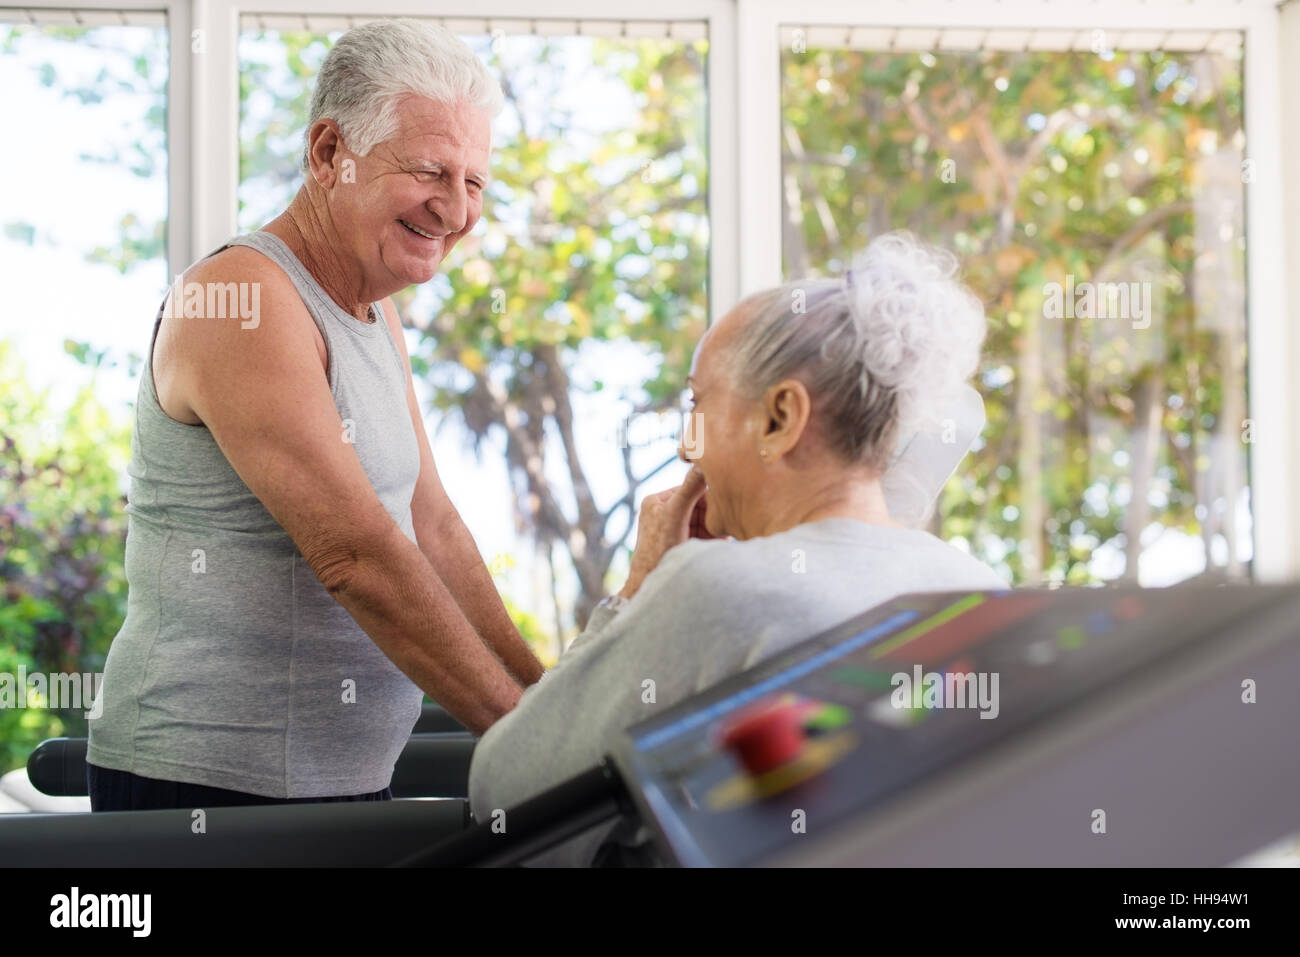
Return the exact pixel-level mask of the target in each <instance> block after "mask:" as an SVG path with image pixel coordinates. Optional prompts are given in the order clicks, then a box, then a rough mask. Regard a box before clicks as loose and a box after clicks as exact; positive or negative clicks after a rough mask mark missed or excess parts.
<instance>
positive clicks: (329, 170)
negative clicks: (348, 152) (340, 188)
mask: <svg viewBox="0 0 1300 957" xmlns="http://www.w3.org/2000/svg"><path fill="white" fill-rule="evenodd" d="M342 148H343V137H342V136H341V135H340V133H339V125H338V124H337V123H335V122H334V121H333V120H326V119H322V120H317V121H316V122H315V124H313V126H312V128H311V132H310V133H309V134H308V138H307V169H308V172H310V173H311V175H312V178H313V179H315V180H316V182H317V183H318V184H320V185H321V186H323V187H324V188H325V189H330V188H331V187H333V186H334V184H335V183H336V182H337V181H338V176H339V171H338V169H337V168H336V167H337V166H338V161H339V160H340V158H341V156H342Z"/></svg>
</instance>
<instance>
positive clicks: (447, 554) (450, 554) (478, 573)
mask: <svg viewBox="0 0 1300 957" xmlns="http://www.w3.org/2000/svg"><path fill="white" fill-rule="evenodd" d="M384 310H385V312H386V313H387V315H386V316H385V318H386V319H388V324H389V331H390V332H391V333H392V334H393V337H394V339H395V340H396V342H397V343H398V350H399V351H400V352H401V353H402V356H403V358H406V343H405V341H404V340H403V337H402V331H401V324H400V323H399V322H398V321H397V310H396V307H394V305H393V304H392V301H391V300H388V301H386V302H385V303H384ZM406 365H407V398H406V401H407V407H408V409H409V411H410V413H411V423H412V426H413V427H414V428H415V434H416V437H417V438H418V440H419V443H420V479H419V482H418V483H417V484H416V487H415V494H414V495H413V496H412V498H411V518H412V520H413V522H414V524H415V536H416V538H417V539H418V540H419V542H420V550H421V551H422V552H424V555H425V557H426V558H427V559H428V561H429V564H431V565H432V566H433V567H434V570H436V571H437V572H438V575H439V577H441V578H442V580H443V582H445V583H446V585H447V588H448V590H450V592H451V594H452V597H453V598H455V599H456V602H457V604H459V605H460V609H461V611H462V612H464V614H465V617H466V618H468V619H469V622H470V624H471V625H473V626H474V628H475V630H476V631H477V632H478V634H479V637H480V638H481V639H482V640H483V642H484V644H486V645H487V646H488V647H489V648H491V649H492V650H493V651H494V652H496V654H497V656H498V657H499V658H500V659H501V661H502V663H503V664H505V666H506V669H507V670H508V671H509V672H510V674H512V675H513V676H514V677H515V680H517V681H518V682H520V683H521V684H522V685H524V686H525V687H527V686H528V685H531V684H533V683H534V682H536V681H537V679H539V678H540V677H541V676H542V673H543V672H544V671H545V669H544V668H543V667H542V663H541V662H540V661H538V660H537V656H536V655H534V654H533V652H532V650H531V649H530V648H529V647H528V643H527V642H526V641H524V639H523V637H522V636H521V635H520V634H519V629H518V628H516V627H515V624H514V622H513V621H511V620H510V615H509V613H508V612H507V611H506V608H505V605H504V604H503V603H502V601H501V596H500V594H499V593H498V592H497V588H496V584H495V583H494V582H493V581H492V575H491V574H490V573H489V572H488V570H487V566H486V565H484V564H483V558H482V556H481V555H480V554H479V550H478V545H477V544H475V542H474V537H473V536H472V535H470V533H469V529H468V528H466V527H465V523H464V521H462V520H461V517H460V513H459V512H457V511H456V507H455V506H454V505H453V504H452V502H451V499H450V498H448V496H447V492H446V489H444V488H443V485H442V480H441V479H440V478H439V477H438V469H437V466H436V465H435V464H434V461H433V451H432V449H430V447H429V438H428V434H427V433H426V432H425V429H424V418H423V416H421V414H420V406H419V402H418V401H417V400H416V397H415V388H414V385H413V384H412V383H411V381H410V374H411V373H410V360H409V358H406Z"/></svg>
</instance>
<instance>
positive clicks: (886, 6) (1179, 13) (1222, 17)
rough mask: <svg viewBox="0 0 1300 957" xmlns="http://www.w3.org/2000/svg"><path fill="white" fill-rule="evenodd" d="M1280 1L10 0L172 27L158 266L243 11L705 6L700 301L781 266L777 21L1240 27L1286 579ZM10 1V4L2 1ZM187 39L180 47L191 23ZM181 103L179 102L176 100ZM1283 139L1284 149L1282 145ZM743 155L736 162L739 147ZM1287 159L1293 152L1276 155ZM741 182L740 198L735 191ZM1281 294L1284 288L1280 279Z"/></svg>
mask: <svg viewBox="0 0 1300 957" xmlns="http://www.w3.org/2000/svg"><path fill="white" fill-rule="evenodd" d="M0 3H4V0H0ZM1278 4H1279V0H1236V2H1228V0H1147V2H1145V3H1134V2H1133V0H1091V2H1083V0H962V2H953V0H802V2H800V3H798V4H795V5H793V6H791V5H790V4H789V3H788V2H786V0H657V2H656V3H654V4H653V5H650V6H648V7H647V5H646V4H644V3H640V2H634V0H545V2H544V3H542V2H539V0H485V2H484V3H482V4H481V6H480V7H479V8H477V9H475V8H473V7H471V8H469V9H468V10H467V9H466V7H465V5H464V4H463V3H460V2H457V3H453V2H450V0H386V2H385V3H384V4H383V6H382V8H381V9H380V10H367V9H365V8H364V7H363V5H362V4H361V3H360V2H359V0H242V2H239V0H26V2H20V3H14V4H13V7H15V8H17V9H18V10H20V11H21V10H22V9H57V10H67V9H69V8H75V9H91V10H95V9H98V10H105V9H108V10H155V11H164V12H165V13H166V14H167V18H168V26H169V29H170V30H171V33H170V49H171V63H170V67H171V68H170V72H169V76H170V83H171V89H170V98H169V103H170V107H171V108H170V109H169V110H168V116H167V133H168V143H169V150H170V157H169V163H168V189H169V195H170V203H169V213H168V216H169V219H168V233H167V255H168V263H169V268H170V269H172V270H176V269H179V268H181V267H183V266H185V265H187V264H189V263H190V262H193V261H194V260H195V259H196V258H198V257H199V256H201V255H203V254H205V253H206V252H208V251H210V250H211V249H213V248H214V247H216V246H218V245H220V244H221V243H222V242H224V241H225V240H226V239H227V238H229V237H230V236H232V235H234V234H235V232H236V231H237V229H236V210H237V197H236V190H237V188H238V176H239V150H238V142H239V137H238V130H239V125H238V124H239V92H238V90H239V87H238V63H237V59H236V54H237V42H238V36H239V22H240V17H241V15H243V14H256V13H264V14H295V15H299V14H300V15H304V16H310V15H312V14H317V15H322V16H343V17H346V16H349V15H352V16H359V17H366V16H374V15H376V14H377V13H382V14H383V15H393V16H419V17H448V18H465V17H472V18H476V19H493V20H496V19H501V20H508V19H516V20H518V19H522V20H533V19H547V20H611V19H614V20H655V21H673V20H687V21H696V22H700V21H703V22H704V23H705V24H706V26H707V29H708V37H709V61H708V77H707V87H708V92H709V167H710V168H709V218H710V236H711V240H710V251H709V275H710V283H709V287H710V288H709V306H710V311H711V315H712V316H713V317H715V318H716V317H718V316H721V315H722V314H723V313H724V312H726V311H727V310H728V309H729V308H730V307H731V306H732V305H734V303H735V302H736V300H737V299H738V298H739V296H740V295H741V294H744V293H749V292H753V291H756V290H758V289H761V288H763V287H765V286H769V285H772V284H774V283H777V282H779V281H780V278H781V182H780V150H779V143H780V45H779V44H780V41H779V38H778V31H779V29H780V26H781V25H782V24H797V25H806V26H813V25H817V24H825V25H857V26H879V27H950V28H961V27H969V28H972V29H980V28H989V27H1002V28H1048V29H1052V28H1055V29H1079V30H1090V29H1098V28H1100V29H1106V30H1108V31H1115V32H1117V33H1123V32H1124V31H1126V30H1164V29H1174V28H1177V29H1208V30H1240V31H1241V32H1242V33H1243V34H1244V37H1245V113H1246V124H1247V127H1246V128H1247V136H1248V141H1247V152H1248V156H1249V157H1250V158H1251V159H1252V160H1254V161H1255V176H1254V181H1253V182H1252V183H1251V184H1250V185H1248V186H1247V188H1246V236H1247V244H1246V255H1247V296H1248V324H1249V328H1248V335H1249V342H1250V345H1251V348H1250V352H1249V357H1250V358H1249V369H1248V376H1249V383H1250V385H1249V391H1250V394H1249V403H1250V414H1251V417H1252V419H1253V420H1254V427H1255V429H1254V431H1255V436H1256V441H1255V442H1254V443H1253V444H1252V445H1251V447H1250V483H1251V495H1252V512H1253V515H1254V523H1253V524H1254V563H1253V567H1254V576H1255V578H1256V580H1260V581H1273V580H1282V579H1291V578H1297V577H1300V503H1297V502H1295V501H1294V499H1295V498H1296V495H1297V494H1298V493H1300V381H1296V380H1297V376H1296V375H1293V372H1300V305H1297V304H1298V303H1300V177H1296V176H1292V177H1290V178H1289V179H1288V178H1286V177H1284V176H1283V175H1282V171H1283V169H1284V162H1285V158H1286V156H1288V155H1289V156H1292V157H1296V156H1297V155H1300V94H1293V95H1291V96H1289V97H1284V96H1283V90H1284V89H1286V88H1287V87H1286V86H1284V83H1287V84H1289V88H1290V89H1292V90H1300V58H1296V57H1295V56H1294V55H1292V56H1290V57H1284V56H1283V55H1282V53H1283V51H1284V50H1296V49H1300V3H1291V4H1287V5H1283V6H1282V8H1281V9H1279V6H1278ZM12 12H13V11H12V10H11V11H9V13H10V14H12ZM196 30H200V31H202V34H201V37H202V44H203V52H202V53H192V52H191V44H192V38H193V37H194V33H193V31H196ZM186 106H188V108H185V107H186ZM1284 144H1285V147H1286V152H1284V149H1283V147H1284ZM742 157H743V161H742ZM1292 168H1293V169H1295V168H1297V167H1296V164H1295V163H1294V162H1293V163H1292ZM742 198H743V202H742ZM1288 292H1289V293H1290V295H1288Z"/></svg>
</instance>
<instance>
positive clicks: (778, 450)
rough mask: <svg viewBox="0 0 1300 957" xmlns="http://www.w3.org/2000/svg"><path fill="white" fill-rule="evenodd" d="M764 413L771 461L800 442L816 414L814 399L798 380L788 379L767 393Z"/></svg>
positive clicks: (765, 438)
mask: <svg viewBox="0 0 1300 957" xmlns="http://www.w3.org/2000/svg"><path fill="white" fill-rule="evenodd" d="M763 412H764V414H765V415H766V417H767V424H766V426H765V428H764V430H763V439H762V441H763V446H764V447H765V448H766V449H767V450H768V461H769V462H775V461H776V460H777V459H779V458H780V457H781V456H783V455H785V454H786V453H787V452H789V451H790V450H791V449H793V448H794V447H795V446H796V445H797V444H798V443H799V438H800V436H802V435H803V432H804V429H805V428H807V426H808V419H809V417H810V416H811V415H812V399H811V397H810V396H809V395H808V389H807V387H806V386H805V385H804V384H803V383H802V382H800V381H799V380H798V379H784V380H782V381H781V382H778V383H777V384H776V385H774V386H772V387H771V388H770V389H768V390H767V392H766V393H765V394H764V396H763Z"/></svg>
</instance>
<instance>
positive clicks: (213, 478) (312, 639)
mask: <svg viewBox="0 0 1300 957" xmlns="http://www.w3.org/2000/svg"><path fill="white" fill-rule="evenodd" d="M227 245H240V246H250V247H252V248H253V249H256V250H257V251H258V252H261V253H263V254H265V255H266V256H269V257H270V258H271V259H273V260H274V261H275V262H276V264H278V265H279V266H280V268H281V269H283V270H284V271H285V273H287V274H288V276H289V278H290V279H292V280H293V283H294V285H295V286H296V287H297V290H298V293H299V295H301V296H302V300H303V303H304V304H305V305H306V306H307V311H308V312H310V313H311V317H312V319H313V320H315V322H316V325H317V327H319V329H320V332H321V336H322V337H324V340H325V347H326V349H327V355H328V369H329V371H328V376H329V386H330V392H331V394H332V395H333V397H334V404H335V406H336V407H337V408H338V413H339V417H340V419H341V420H342V426H341V438H342V433H343V432H344V431H348V432H349V434H350V438H351V439H352V441H353V444H354V447H355V449H356V453H357V455H358V457H359V458H360V459H361V465H362V467H363V468H364V469H365V472H366V475H367V476H368V477H369V479H370V483H371V485H373V486H374V489H375V492H376V493H377V494H378V495H379V499H380V501H381V502H383V505H384V508H385V509H387V511H388V514H389V515H391V516H392V518H393V521H394V522H396V523H397V524H398V526H400V527H401V529H402V531H403V532H405V533H406V536H407V537H408V538H410V539H411V540H412V541H415V529H414V526H413V524H412V521H411V496H412V494H413V493H414V490H415V484H416V480H417V478H418V476H419V472H420V453H419V446H418V444H417V441H416V437H415V432H414V430H413V428H412V424H411V418H410V414H409V412H408V411H407V405H406V371H405V367H404V365H403V363H402V359H401V354H400V353H399V351H398V349H397V345H396V344H395V343H394V342H393V339H392V336H391V335H390V333H389V330H388V324H387V323H385V322H384V321H382V319H381V320H380V321H378V322H375V323H371V324H367V323H362V322H359V321H358V320H357V319H355V318H354V317H352V316H349V315H348V314H347V313H346V312H344V311H343V310H342V309H341V308H340V307H339V306H338V305H337V304H336V303H335V302H334V301H333V300H332V299H330V297H329V296H328V295H327V294H326V293H325V291H324V290H323V289H322V288H321V286H320V285H319V284H318V283H317V282H316V280H315V279H313V278H312V276H311V274H310V273H308V272H307V270H306V268H304V267H303V265H302V263H301V262H299V261H298V259H297V258H296V257H295V256H294V255H293V253H291V252H290V251H289V248H288V246H286V245H285V244H284V243H283V242H282V241H281V240H280V239H279V238H277V237H276V236H273V235H272V234H270V233H267V232H255V233H249V234H247V235H244V236H239V237H237V238H235V239H233V240H231V242H230V243H228V244H227ZM225 248H226V246H222V247H221V249H225ZM220 251H221V250H220V249H218V250H216V251H214V253H212V254H211V255H215V253H216V252H220ZM375 310H376V314H377V315H380V316H382V310H381V307H380V305H379V304H378V303H376V304H375ZM161 321H162V309H159V313H158V319H156V320H155V322H154V328H153V337H152V338H151V340H150V347H149V357H148V359H147V360H146V362H145V364H144V374H143V376H142V377H141V381H140V389H139V394H138V397H137V400H136V406H135V428H134V430H133V432H132V436H131V460H130V465H129V466H128V469H127V471H128V473H129V475H130V478H131V485H130V491H129V493H128V504H127V508H126V511H127V515H128V529H127V541H126V577H127V583H128V586H129V594H128V598H127V614H126V620H125V622H124V623H123V625H122V630H121V631H120V632H119V633H118V634H117V636H116V638H115V639H114V640H113V644H112V647H111V648H110V650H109V653H108V660H107V663H106V665H105V669H104V678H103V683H102V685H101V690H100V698H99V700H97V702H96V707H97V708H99V709H102V714H101V715H100V716H99V717H97V718H93V719H92V720H90V722H89V724H90V743H89V750H88V752H87V759H88V760H89V761H90V763H92V764H95V765H98V766H100V767H104V768H114V769H117V770H121V771H130V772H132V773H135V774H139V775H143V776H145V777H150V778H161V779H163V780H171V781H183V782H187V783H191V784H202V785H208V786H210V787H218V788H227V789H231V790H235V791H246V792H250V793H253V794H259V795H264V796H267V797H279V798H286V797H326V796H336V795H353V794H367V793H370V792H373V791H380V790H382V789H384V788H386V787H387V786H388V785H389V782H390V780H391V778H392V773H393V765H394V763H395V761H396V760H397V756H398V754H399V753H400V752H401V750H402V747H403V745H404V744H405V743H406V741H407V738H408V737H409V735H410V733H411V729H412V728H413V727H414V725H415V721H416V719H417V718H418V717H419V713H420V702H421V699H422V697H423V694H422V692H421V691H420V689H419V688H418V687H417V686H416V685H415V684H414V683H413V682H412V681H411V680H410V679H409V678H407V677H406V675H405V674H403V673H402V671H400V670H399V669H398V668H397V667H396V666H395V665H394V664H393V663H392V662H391V661H389V660H388V658H387V657H385V655H384V654H383V652H381V651H380V650H379V648H378V647H377V646H376V645H375V644H374V642H373V641H371V639H370V638H369V637H368V636H367V635H366V634H365V632H363V631H362V630H361V628H360V627H359V626H358V625H357V624H356V622H355V621H353V620H352V617H351V616H350V615H349V614H348V613H347V612H346V611H344V610H343V607H342V606H341V605H339V604H338V602H336V601H335V600H334V599H333V598H332V597H330V595H329V593H328V592H326V591H325V588H324V586H322V585H321V583H320V581H319V580H318V579H317V578H316V576H315V575H314V574H313V573H312V570H311V568H310V567H308V565H307V563H306V562H305V561H304V560H303V557H302V555H301V553H300V552H299V551H298V549H297V547H296V546H295V545H294V543H293V541H292V540H291V539H290V538H289V536H288V535H287V534H286V533H285V531H284V529H283V528H281V526H280V525H279V524H278V523H277V522H276V521H275V519H274V518H272V517H271V514H270V513H269V512H268V511H267V510H266V508H265V506H263V505H262V503H261V502H260V501H259V500H258V499H257V497H256V496H255V495H253V493H252V492H251V491H250V490H249V488H248V486H247V485H245V484H244V483H243V481H242V480H241V479H240V478H239V476H238V475H237V474H236V472H235V471H234V469H232V468H231V466H230V463H229V462H228V461H227V460H226V458H225V456H224V455H223V454H222V452H221V449H220V448H219V447H218V446H217V443H216V441H215V440H214V439H213V438H212V434H211V433H210V432H209V431H208V429H207V428H206V427H204V426H201V425H185V424H183V423H180V422H177V421H176V420H175V419H172V418H171V417H170V416H168V415H167V414H166V413H165V412H163V410H162V408H161V407H160V406H159V404H158V397H157V393H156V392H155V389H154V382H153V341H154V340H155V339H156V338H157V335H158V327H159V323H160V322H161ZM169 321H173V322H183V321H186V320H183V319H173V320H169ZM200 321H223V320H200ZM230 321H238V320H230ZM262 321H267V317H262ZM349 425H351V426H352V428H351V429H350V430H349V429H348V426H349Z"/></svg>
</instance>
